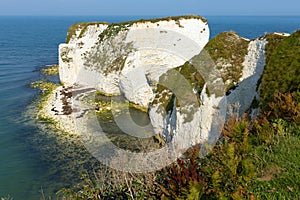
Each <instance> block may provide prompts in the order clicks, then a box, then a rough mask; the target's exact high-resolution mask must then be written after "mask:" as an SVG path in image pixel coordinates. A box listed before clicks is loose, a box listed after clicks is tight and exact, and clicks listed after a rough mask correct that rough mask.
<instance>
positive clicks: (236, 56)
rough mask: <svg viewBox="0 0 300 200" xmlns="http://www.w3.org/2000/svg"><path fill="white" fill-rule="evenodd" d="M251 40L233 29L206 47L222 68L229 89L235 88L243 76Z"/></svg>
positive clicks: (212, 40) (219, 67) (221, 34)
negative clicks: (244, 63)
mask: <svg viewBox="0 0 300 200" xmlns="http://www.w3.org/2000/svg"><path fill="white" fill-rule="evenodd" d="M249 42H250V41H248V40H246V39H244V38H242V37H240V36H238V34H237V33H236V32H232V31H231V32H223V33H220V34H219V35H217V36H216V37H215V38H213V39H211V40H210V41H209V42H208V43H207V45H206V46H205V47H204V49H205V50H206V51H207V52H208V53H209V55H210V56H211V58H212V59H213V61H214V62H215V64H216V66H217V69H219V70H220V72H221V76H222V79H223V81H224V83H226V90H227V91H229V90H230V89H232V88H234V86H235V84H236V83H238V81H239V79H240V78H241V76H242V70H243V65H242V63H243V62H244V59H245V56H246V54H247V53H248V45H249Z"/></svg>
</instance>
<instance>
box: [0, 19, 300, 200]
mask: <svg viewBox="0 0 300 200" xmlns="http://www.w3.org/2000/svg"><path fill="white" fill-rule="evenodd" d="M140 18H146V17H0V197H3V196H7V195H8V194H9V195H10V196H12V197H13V198H14V199H17V200H18V199H39V198H40V197H41V193H40V191H41V188H42V189H43V190H45V191H47V190H48V189H47V188H51V187H49V186H50V185H53V184H57V185H64V182H60V181H61V179H59V180H58V179H57V180H56V179H55V177H50V176H51V175H50V173H49V167H48V163H47V162H45V161H44V160H42V159H41V153H40V152H39V151H38V150H37V149H36V148H33V146H32V145H33V143H31V142H30V141H29V140H28V138H30V136H31V135H33V134H35V133H37V132H39V131H41V130H38V129H37V128H35V127H33V126H29V125H26V124H27V122H28V120H29V119H28V118H25V117H24V116H23V113H24V111H25V110H26V107H27V106H28V105H30V104H31V103H32V102H33V101H34V99H35V98H36V96H37V95H38V93H37V91H36V90H33V89H31V88H29V87H28V84H29V83H30V82H32V81H35V80H38V79H40V78H41V75H40V73H39V72H38V70H39V69H41V68H43V67H45V65H49V64H55V63H57V47H58V44H59V43H62V42H64V41H65V37H66V33H67V30H68V27H69V26H70V25H71V24H73V23H75V22H80V21H108V22H119V21H127V20H133V19H140ZM207 19H208V22H209V25H210V30H211V37H213V36H215V35H216V34H218V33H219V32H222V31H229V30H234V31H236V32H238V33H239V34H240V35H242V36H244V37H247V38H255V37H258V36H261V35H263V34H264V33H265V32H274V31H278V32H289V33H291V32H294V31H295V30H297V29H300V17H207ZM35 145H36V143H35ZM43 145H45V144H43ZM51 148H52V147H51V146H49V149H50V151H51ZM52 165H54V166H55V163H52ZM58 170H59V169H58ZM47 192H54V191H51V189H49V191H47Z"/></svg>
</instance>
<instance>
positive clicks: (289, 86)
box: [260, 30, 300, 106]
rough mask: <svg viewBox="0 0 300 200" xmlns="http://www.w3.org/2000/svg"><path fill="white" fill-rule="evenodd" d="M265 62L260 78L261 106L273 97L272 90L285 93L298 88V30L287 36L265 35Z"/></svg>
mask: <svg viewBox="0 0 300 200" xmlns="http://www.w3.org/2000/svg"><path fill="white" fill-rule="evenodd" d="M267 39H268V41H269V43H268V44H267V46H266V53H267V61H268V62H267V64H266V66H265V69H264V73H263V76H262V80H261V83H262V85H261V88H260V96H261V98H262V104H263V106H265V105H267V104H268V103H269V102H270V101H271V100H272V99H273V97H274V91H276V92H281V93H287V92H291V93H294V92H297V91H299V90H300V30H298V31H296V32H295V33H293V34H292V35H290V36H289V37H285V38H280V37H278V36H272V37H270V36H269V37H267Z"/></svg>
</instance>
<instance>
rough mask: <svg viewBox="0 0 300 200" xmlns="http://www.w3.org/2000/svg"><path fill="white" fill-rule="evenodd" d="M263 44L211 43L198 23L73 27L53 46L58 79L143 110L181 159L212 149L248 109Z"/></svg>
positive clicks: (230, 37) (233, 38) (177, 20)
mask: <svg viewBox="0 0 300 200" xmlns="http://www.w3.org/2000/svg"><path fill="white" fill-rule="evenodd" d="M265 44H266V41H265V40H264V39H257V40H253V41H249V40H247V39H245V38H242V37H240V36H238V35H237V34H236V33H232V32H228V33H222V34H220V35H219V36H217V37H216V38H214V39H212V40H211V41H210V42H209V28H208V24H207V22H206V20H205V19H203V18H202V17H199V16H183V17H170V18H163V19H153V20H140V21H134V22H126V23H119V24H111V25H109V24H106V23H80V24H76V25H73V26H72V27H71V28H70V30H69V33H68V38H67V43H66V44H61V45H60V46H59V66H60V68H59V71H60V80H61V82H62V83H63V84H64V85H65V86H72V85H79V86H80V85H82V86H85V87H89V88H95V89H97V90H98V91H100V92H101V93H103V94H106V95H123V96H124V97H125V99H126V100H128V101H130V102H132V103H134V104H136V105H138V106H140V107H143V108H146V109H148V113H149V118H150V120H151V123H152V126H153V128H154V132H155V133H156V134H158V135H160V136H161V137H162V138H163V139H164V140H165V141H166V142H167V143H168V144H169V145H172V146H173V148H174V150H175V151H176V152H178V153H181V152H182V151H183V150H185V149H187V148H188V147H190V146H192V145H195V144H199V143H200V144H203V145H204V146H205V145H206V144H214V143H215V142H216V141H217V140H218V137H219V134H220V131H221V129H222V126H223V124H224V122H225V120H226V118H228V117H229V115H228V111H227V108H228V107H234V108H235V109H236V112H237V113H238V114H239V115H242V114H243V113H244V112H245V111H246V110H248V109H249V107H250V105H251V103H252V101H253V99H254V97H255V96H256V97H258V95H257V93H256V88H257V82H258V80H259V78H260V77H261V75H262V72H263V69H264V66H265V57H264V55H265V52H264V49H265Z"/></svg>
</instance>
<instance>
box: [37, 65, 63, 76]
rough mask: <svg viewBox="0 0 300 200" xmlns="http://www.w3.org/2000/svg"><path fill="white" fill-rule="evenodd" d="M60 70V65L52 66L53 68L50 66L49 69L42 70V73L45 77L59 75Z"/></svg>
mask: <svg viewBox="0 0 300 200" xmlns="http://www.w3.org/2000/svg"><path fill="white" fill-rule="evenodd" d="M58 68H59V66H58V65H52V66H50V67H48V68H44V69H42V70H41V71H42V73H43V74H45V75H57V74H58V73H59V70H58Z"/></svg>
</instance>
